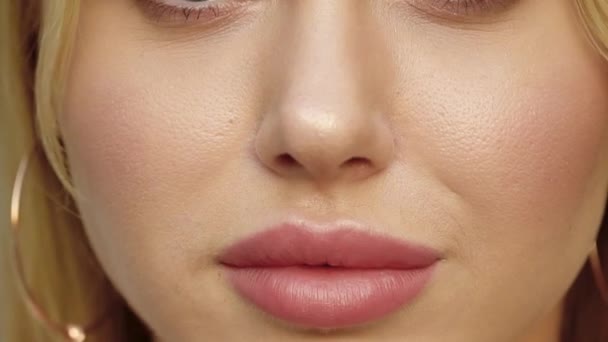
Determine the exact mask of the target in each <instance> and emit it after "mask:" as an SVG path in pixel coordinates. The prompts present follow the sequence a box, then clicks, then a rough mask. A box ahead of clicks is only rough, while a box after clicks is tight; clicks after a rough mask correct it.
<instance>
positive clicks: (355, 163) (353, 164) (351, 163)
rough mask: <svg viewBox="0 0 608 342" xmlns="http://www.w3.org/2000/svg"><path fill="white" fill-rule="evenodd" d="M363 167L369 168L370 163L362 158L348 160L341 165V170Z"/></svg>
mask: <svg viewBox="0 0 608 342" xmlns="http://www.w3.org/2000/svg"><path fill="white" fill-rule="evenodd" d="M365 166H371V161H370V160H369V159H367V158H363V157H353V158H350V159H349V160H347V161H345V162H344V163H343V164H342V165H341V167H342V168H357V167H365Z"/></svg>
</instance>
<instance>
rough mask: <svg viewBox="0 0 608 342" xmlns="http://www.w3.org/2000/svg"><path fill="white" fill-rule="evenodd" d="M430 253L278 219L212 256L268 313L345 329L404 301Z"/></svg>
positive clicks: (354, 229)
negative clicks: (278, 223) (272, 224)
mask: <svg viewBox="0 0 608 342" xmlns="http://www.w3.org/2000/svg"><path fill="white" fill-rule="evenodd" d="M439 260H440V255H439V253H438V252H437V251H435V250H433V249H431V248H428V247H425V246H421V245H417V244H413V243H410V242H407V241H404V240H398V239H395V238H392V237H387V236H379V235H376V234H371V233H369V232H368V231H366V230H363V229H361V228H360V227H359V226H357V225H348V224H340V225H334V226H331V227H323V228H321V229H319V227H318V226H314V225H307V224H301V223H298V224H294V223H285V224H282V225H279V226H276V227H272V228H270V229H267V230H264V231H262V232H260V233H257V234H255V235H253V236H251V237H248V238H246V239H244V240H241V241H238V242H237V243H235V244H233V245H231V246H229V247H228V248H227V249H225V250H224V251H223V252H222V253H221V254H220V256H219V258H218V262H219V263H220V264H222V265H223V267H224V271H225V272H226V275H227V279H228V281H229V282H230V284H231V285H232V288H233V289H234V290H235V291H236V293H237V294H238V295H240V296H241V297H242V298H244V299H245V300H246V301H248V302H250V303H252V304H254V305H255V306H257V307H258V308H259V309H261V310H262V311H264V312H266V313H268V314H270V315H271V316H273V317H275V318H278V319H280V320H283V321H285V322H289V323H291V324H295V325H298V326H302V327H307V328H319V329H334V328H347V327H352V326H356V325H361V324H365V323H370V322H372V321H375V320H378V319H381V318H382V317H384V316H388V315H389V314H391V313H393V312H396V311H398V310H400V309H401V308H403V307H405V306H407V305H408V304H409V303H411V302H412V301H413V300H414V299H415V298H416V297H417V296H418V295H419V294H420V293H421V292H422V290H423V289H424V288H425V286H426V285H427V284H428V282H429V281H430V279H431V276H432V274H433V270H434V269H435V267H434V266H435V265H436V263H437V262H438V261H439Z"/></svg>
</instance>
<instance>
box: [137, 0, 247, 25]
mask: <svg viewBox="0 0 608 342" xmlns="http://www.w3.org/2000/svg"><path fill="white" fill-rule="evenodd" d="M136 1H137V2H138V4H139V5H140V7H141V8H142V9H143V10H144V12H145V13H146V14H147V15H148V16H150V17H151V18H152V19H154V20H156V21H169V22H171V21H174V22H175V21H184V22H188V21H196V20H204V21H211V20H213V19H217V18H220V17H223V16H226V15H230V14H232V13H234V11H236V10H238V9H241V8H242V7H243V5H245V3H246V2H250V1H253V0H136Z"/></svg>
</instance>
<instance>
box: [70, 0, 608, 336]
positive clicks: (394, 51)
mask: <svg viewBox="0 0 608 342" xmlns="http://www.w3.org/2000/svg"><path fill="white" fill-rule="evenodd" d="M157 1H158V2H157V3H155V2H154V1H152V0H150V1H148V0H137V1H136V0H105V1H93V0H87V1H83V2H82V4H81V7H82V8H81V18H80V24H79V25H80V26H79V28H78V36H77V42H76V45H75V50H74V56H73V60H72V64H71V69H70V77H69V83H68V91H67V94H66V96H67V98H66V103H65V110H64V111H63V113H62V115H61V117H60V118H59V123H60V127H61V130H62V133H63V136H64V140H65V143H66V147H67V153H68V157H69V163H70V169H71V173H72V177H73V180H74V183H75V185H76V188H77V189H78V192H79V196H80V197H78V198H77V202H78V205H79V207H80V209H81V213H82V218H83V221H84V223H85V226H86V231H87V234H88V237H89V238H90V242H91V244H92V247H93V249H94V251H95V252H96V254H97V256H98V258H99V260H100V261H101V263H102V265H103V267H104V269H105V271H106V272H107V274H108V276H109V277H110V279H111V280H112V282H113V283H114V285H115V286H116V287H117V289H118V290H119V291H120V293H121V294H122V295H123V296H124V297H125V298H126V300H127V301H128V302H129V304H130V305H131V306H132V308H133V309H134V310H135V312H136V313H137V314H138V315H139V316H140V317H141V318H142V319H143V320H144V321H145V322H146V323H147V324H148V325H149V327H150V328H151V329H152V330H153V332H154V333H155V335H156V337H157V339H158V340H159V341H201V340H205V341H251V340H252V338H253V339H254V340H255V338H258V339H259V340H263V341H312V340H316V339H319V340H324V341H346V340H348V341H412V342H414V341H416V342H436V341H449V342H455V341H462V342H465V341H466V342H471V341H474V342H476V341H479V342H486V341H505V342H507V341H509V342H510V341H522V340H523V339H525V338H526V336H529V335H530V334H534V333H536V332H534V331H536V330H538V327H539V326H540V325H541V323H540V322H544V321H547V317H549V315H550V313H551V312H555V311H556V310H557V309H556V308H558V307H559V303H560V300H561V299H562V296H563V295H564V293H565V292H566V291H567V289H568V287H569V286H570V285H571V283H572V282H573V280H574V279H575V277H576V275H577V273H578V271H579V270H580V268H581V266H582V265H583V263H584V261H585V259H586V258H587V255H588V253H589V251H590V250H591V248H592V247H593V244H594V239H595V235H596V233H597V230H598V225H599V222H600V220H601V216H602V214H603V208H604V200H605V197H606V187H607V184H606V182H607V180H608V153H607V152H608V151H606V149H607V147H608V146H607V143H608V141H607V136H606V133H607V132H608V97H607V96H606V94H607V93H608V74H607V73H606V68H605V66H604V62H603V61H602V60H601V59H600V58H599V57H598V56H597V55H596V54H595V52H594V50H593V49H592V47H591V45H590V44H588V42H587V41H586V38H585V34H584V30H583V29H582V26H581V24H580V23H579V21H578V17H577V14H576V9H575V4H574V1H572V0H540V1H534V0H458V1H457V0H450V1H444V0H357V1H355V0H285V1H283V0H275V1H273V0H217V1H187V0H157ZM171 6H176V8H174V7H171ZM290 222H291V223H294V222H296V223H299V224H302V225H303V226H304V228H302V227H300V228H302V229H304V230H298V231H295V232H296V233H298V232H299V233H298V234H299V235H298V234H296V233H294V230H293V229H292V230H291V231H290V230H289V229H283V230H280V231H276V230H275V231H274V233H273V235H270V236H266V238H269V239H270V240H265V242H262V243H260V244H256V243H254V242H255V241H254V242H252V241H251V240H250V242H251V243H252V244H253V245H252V246H249V247H248V248H249V249H248V251H246V252H244V253H245V254H246V256H244V257H243V256H241V259H240V261H241V262H242V263H245V264H246V263H247V260H249V261H251V260H252V259H253V260H254V261H253V262H252V264H251V265H249V266H250V267H249V268H250V270H251V271H252V272H254V273H252V274H253V275H251V277H250V278H247V277H246V276H245V277H243V275H242V274H241V275H240V276H239V275H237V276H235V273H238V272H244V271H243V269H235V268H234V267H233V266H234V265H232V266H230V265H226V264H222V263H221V262H219V261H218V260H220V259H221V255H223V254H222V253H223V252H224V251H225V250H226V248H228V247H230V246H232V245H234V244H235V243H238V242H239V241H241V240H243V239H246V238H249V237H251V236H253V235H254V234H256V233H261V232H267V229H269V227H274V226H276V225H279V226H280V225H281V224H285V223H290ZM344 222H347V223H346V224H345V223H344ZM350 225H352V227H351V226H350ZM309 226H310V227H313V228H310V227H309ZM344 226H348V229H354V230H344V229H342V228H343V227H344ZM314 227H317V228H318V227H323V228H322V229H316V228H314ZM340 227H342V228H340ZM361 227H364V228H361ZM339 228H340V229H342V230H340V231H338V233H335V231H336V229H339ZM307 229H308V230H307ZM315 229H316V230H315ZM359 229H365V230H366V232H367V233H371V234H372V235H373V236H389V237H391V238H393V239H398V240H400V241H402V240H407V241H409V243H410V244H414V245H416V246H418V245H422V246H425V247H426V248H427V249H432V250H433V251H434V252H433V255H435V257H436V259H437V260H435V261H434V262H432V263H430V264H425V266H424V267H423V268H422V271H420V272H422V273H416V271H413V270H411V269H409V270H408V269H405V270H399V271H396V272H405V273H404V274H406V276H405V277H404V278H399V279H402V280H403V279H405V280H404V282H405V283H406V284H405V285H403V284H401V285H403V286H402V287H399V286H401V285H399V286H397V287H396V288H391V289H389V290H387V291H388V292H387V293H384V295H385V296H384V297H383V298H384V300H385V303H384V304H385V305H384V306H382V303H380V304H379V303H377V302H373V301H374V300H377V299H378V298H376V297H378V293H377V292H378V291H380V292H382V289H379V288H378V286H376V287H373V286H371V285H369V284H371V283H373V282H374V275H378V274H381V273H382V272H387V273H385V274H389V273H390V272H391V270H388V268H390V267H388V266H386V265H384V264H383V265H384V266H382V265H380V266H382V267H379V269H374V270H370V272H371V273H369V274H371V275H372V277H371V283H370V278H369V277H368V278H366V277H367V276H365V275H361V276H360V277H359V275H360V273H361V272H365V271H362V270H361V268H366V267H365V265H362V264H361V263H359V264H357V262H353V265H346V266H349V267H350V268H349V267H334V268H331V269H330V268H328V267H319V266H320V265H313V264H311V265H308V266H303V265H299V266H294V265H291V264H290V265H282V266H291V268H292V271H293V272H294V273H293V274H287V275H286V274H282V275H277V274H276V273H277V272H279V271H278V270H277V269H278V268H280V267H278V266H279V265H276V264H273V262H274V263H280V262H278V261H277V260H274V261H273V262H268V263H266V264H264V263H263V262H260V259H264V258H270V259H273V258H275V259H277V258H278V259H281V258H283V259H281V260H284V259H285V258H286V259H289V260H290V261H291V262H292V263H293V264H297V263H298V261H300V262H301V263H302V264H304V263H306V262H307V260H308V261H310V259H315V260H317V259H318V260H321V259H324V258H325V259H328V258H334V259H339V260H342V261H344V260H353V259H357V257H358V256H359V255H362V256H363V258H364V259H365V258H368V259H369V258H371V259H374V256H372V257H369V254H370V253H371V254H373V252H370V251H369V250H367V249H366V248H367V247H366V244H365V243H361V241H360V240H357V241H354V240H353V243H352V244H351V245H349V244H348V243H345V242H344V241H350V240H348V237H349V236H357V233H356V232H357V231H358V230H359ZM303 232H313V235H314V234H317V235H314V236H313V237H312V238H310V237H309V238H307V239H300V238H301V237H302V236H303V235H306V233H303ZM351 233H352V235H349V234H351ZM367 233H365V234H367ZM290 234H292V235H290ZM293 234H295V235H293ZM323 234H325V235H323ZM328 234H329V235H328ZM332 234H333V235H332ZM362 234H363V233H362ZM336 236H339V237H341V238H342V240H340V239H339V238H336ZM290 238H294V239H295V242H294V241H291V242H289V243H285V241H283V240H285V239H287V240H289V239H290ZM359 238H361V236H359ZM362 238H363V240H364V241H365V240H366V239H368V237H367V235H364V236H363V237H362ZM262 239H263V237H262ZM273 239H275V240H273ZM315 239H316V240H315ZM324 239H326V240H327V239H329V240H327V241H331V243H330V244H329V245H327V244H325V245H324V244H323V243H319V241H324ZM332 239H337V240H332ZM344 239H346V240H344ZM338 240H340V241H342V242H340V241H338ZM355 240H356V239H355ZM315 241H316V242H315ZM370 241H371V239H370ZM275 243H276V244H275ZM315 243H317V244H316V245H315ZM334 243H335V244H334ZM370 244H371V242H370ZM309 245H310V246H313V247H311V248H308V247H307V246H309ZM319 246H320V247H319ZM332 246H337V247H336V248H335V249H333V250H332V248H330V247H332ZM349 246H351V247H352V246H355V247H356V248H350V247H349ZM374 246H375V247H374V248H377V249H378V248H379V249H380V250H382V248H383V246H384V245H383V244H382V243H379V244H378V245H374ZM274 247H276V248H277V249H279V250H278V251H277V250H274V251H273V248H274ZM235 248H236V249H237V250H238V248H239V247H235ZM289 248H291V250H290V249H289ZM307 248H308V249H307ZM245 249H247V247H243V250H245ZM414 249H415V248H414ZM411 250H412V248H411V245H410V252H411ZM376 251H377V250H376ZM292 252H293V253H292ZM247 253H249V254H247ZM256 253H257V255H258V258H257V259H256V257H255V255H256ZM273 253H274V254H273ZM290 253H292V254H294V255H295V256H294V255H291V256H289V255H290ZM307 253H313V254H314V255H312V256H311V255H309V254H307ZM315 253H316V254H315ZM387 253H388V252H387ZM395 253H396V255H397V256H396V257H397V258H398V257H399V255H406V254H407V253H409V252H403V253H404V254H399V252H395ZM395 253H394V254H395ZM233 254H234V253H233ZM236 254H238V252H237V253H236ZM414 254H415V253H414ZM260 255H262V256H260ZM286 255H287V256H286ZM328 255H329V256H328ZM407 255H409V254H407ZM218 257H219V258H220V259H218ZM409 257H411V258H415V256H411V255H410V256H409ZM248 258H249V259H248ZM375 258H380V259H382V258H383V256H382V253H380V254H379V255H376V256H375ZM237 259H238V257H237ZM222 260H223V261H225V259H222ZM256 260H257V261H256ZM326 261H327V260H326ZM385 261H386V260H385ZM256 262H257V263H256ZM373 262H374V260H367V263H373ZM345 263H348V262H345ZM363 263H365V262H363ZM338 264H339V262H338ZM240 266H242V265H240ZM334 266H335V265H334ZM338 266H340V265H338ZM342 266H345V265H342ZM254 267H255V268H256V269H257V271H256V270H255V269H253V268H254ZM272 267H275V268H274V269H272V270H266V271H262V273H255V272H258V271H259V269H261V268H266V269H270V268H272ZM282 268H286V267H282ZM322 268H323V269H322ZM263 272H266V273H263ZM273 272H275V273H273ZM307 272H308V273H307ZM315 272H316V273H315ZM323 272H325V273H323ZM332 272H333V273H332ZM340 272H342V273H340ZM349 272H350V273H349ZM357 272H359V273H357ZM374 272H375V273H374ZM353 274H354V276H353ZM357 274H359V275H357ZM369 274H368V275H369ZM420 274H423V275H424V276H420ZM256 277H257V278H256ZM264 277H267V278H264ZM387 277H388V278H386V279H385V280H387V279H388V280H387V281H389V282H390V281H393V280H395V279H396V278H391V277H390V276H387ZM408 277H410V278H411V279H410V278H408ZM260 278H264V279H265V280H264V279H261V280H260ZM239 279H240V280H239ZM378 279H379V278H378ZM408 279H410V280H408ZM264 281H266V284H258V283H256V282H262V283H263V282H264ZM378 281H380V280H378ZM382 281H383V280H382ZM408 281H410V283H408ZM412 282H413V283H416V284H419V285H420V284H421V285H420V286H418V287H416V286H417V285H416V286H414V285H411V283H412ZM273 284H274V285H276V286H275V287H281V286H282V288H278V289H277V288H274V289H273ZM408 284H410V285H408ZM350 285H352V288H349V286H350ZM368 285H369V286H368ZM385 285H386V284H385ZM341 286H343V288H341ZM382 286H383V285H382V284H380V287H382ZM389 287H390V286H389ZM414 287H416V288H417V290H412V288H414ZM367 290H369V293H367V292H366V293H361V291H367ZM273 291H274V292H273ZM290 291H291V292H290ZM332 291H333V292H332ZM340 291H344V292H343V293H345V295H344V298H342V299H340V298H338V299H336V298H335V297H336V295H337V296H338V297H339V294H336V293H339V292H340ZM374 291H375V292H374ZM400 291H401V292H400ZM403 291H405V292H407V293H409V294H407V295H406V296H405V297H408V296H409V297H411V298H409V297H408V299H407V300H406V299H404V297H403V296H402V295H403ZM408 291H409V292H408ZM290 293H291V295H292V296H294V298H295V299H294V300H295V302H297V300H298V298H299V300H301V301H302V302H301V303H304V304H306V305H304V306H303V308H302V309H301V311H302V312H300V313H298V312H297V310H298V308H297V307H296V308H294V307H293V304H294V303H289V298H287V300H286V297H289V295H290ZM264 296H266V299H265V300H266V301H265V303H266V306H264V305H265V304H264V303H261V302H263V301H264V300H263V298H262V297H264ZM268 296H270V297H271V298H270V299H268ZM272 296H276V298H274V299H273V298H272ZM298 296H299V297H298ZM332 296H333V297H332ZM352 296H355V297H356V296H358V297H357V298H350V297H352ZM365 296H368V297H369V298H367V297H365ZM374 296H375V297H374ZM380 296H382V293H381V294H380ZM387 296H388V297H387ZM315 298H316V299H319V298H320V299H319V300H318V301H316V302H314V303H312V304H311V303H310V300H313V301H314V300H315ZM366 298H367V299H366ZM370 298H371V299H370ZM374 298H375V299H374ZM387 298H388V301H389V302H390V298H394V299H395V302H396V303H397V304H395V305H393V306H392V307H391V305H388V306H387V304H386V301H387ZM323 299H325V300H326V302H324V301H323ZM368 299H369V300H371V301H372V303H369V302H366V300H368ZM381 299H382V298H381ZM273 300H274V301H273ZM340 300H343V301H342V302H341V301H340ZM341 303H342V304H343V306H344V307H341V306H340V305H342V304H341ZM389 304H390V303H389ZM290 305H291V307H290ZM357 305H359V306H360V307H357ZM374 305H375V306H374ZM351 306H355V307H354V308H353V307H351ZM374 308H375V309H374ZM281 310H282V311H281ZM306 310H308V311H307V312H303V311H306ZM341 310H342V311H341ZM344 310H346V311H344ZM349 310H351V311H349ZM353 310H354V311H353ZM357 310H359V311H357ZM374 310H377V311H378V312H376V314H377V315H376V316H374V317H373V318H372V317H371V316H369V315H368V314H369V311H374ZM345 312H347V313H350V314H352V315H351V316H353V315H354V316H357V315H359V316H357V317H358V318H357V317H351V316H348V315H346V316H341V314H342V313H345ZM366 315H368V316H369V317H368V316H366ZM347 316H348V317H347Z"/></svg>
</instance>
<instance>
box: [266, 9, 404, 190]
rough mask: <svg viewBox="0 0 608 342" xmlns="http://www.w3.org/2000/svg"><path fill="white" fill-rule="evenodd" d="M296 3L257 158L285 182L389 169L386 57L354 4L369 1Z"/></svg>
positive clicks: (363, 174) (342, 177) (390, 142)
mask: <svg viewBox="0 0 608 342" xmlns="http://www.w3.org/2000/svg"><path fill="white" fill-rule="evenodd" d="M292 3H299V4H300V5H299V6H300V7H298V8H294V9H293V15H294V18H293V20H290V21H289V26H287V27H285V28H284V31H283V32H284V33H283V34H282V38H281V39H282V43H284V44H285V45H284V46H287V47H286V48H285V49H284V50H283V51H286V52H284V53H282V54H280V56H277V57H275V58H280V59H281V61H280V62H279V61H278V62H277V63H275V65H276V68H280V70H278V72H277V70H274V71H275V72H274V74H275V75H280V76H279V77H277V80H276V82H277V84H275V85H274V87H273V89H275V91H274V94H272V96H271V97H272V98H273V99H274V101H273V103H272V104H271V105H269V106H268V107H267V108H268V110H267V112H265V114H264V115H263V117H262V118H261V123H260V125H259V129H258V131H257V134H256V137H255V150H256V154H257V156H258V159H259V160H260V161H261V162H262V163H263V164H264V165H265V166H266V167H267V168H268V169H270V170H272V171H273V172H274V173H276V174H278V175H280V176H281V177H289V178H305V179H309V180H312V181H315V182H329V181H337V180H361V179H364V178H367V177H370V176H371V175H373V174H376V173H378V172H379V171H381V170H383V169H385V168H386V167H387V166H388V165H389V164H390V162H391V160H392V158H393V154H394V138H393V133H392V131H391V128H390V125H389V123H388V120H387V117H386V115H385V114H386V113H385V111H386V108H384V106H385V105H386V102H387V101H383V100H382V97H383V96H384V95H385V94H386V93H387V92H388V89H386V88H387V87H388V86H389V83H390V82H387V76H388V75H389V74H390V70H388V68H387V67H386V66H387V65H390V63H389V62H387V61H383V59H384V58H388V57H387V56H388V54H385V53H381V52H380V51H382V50H383V47H382V46H379V45H381V43H379V41H381V39H378V37H377V36H375V35H376V33H374V32H375V31H374V30H373V22H369V21H370V19H369V18H368V19H366V18H367V17H364V16H362V15H361V13H369V12H365V11H361V8H360V5H357V4H356V3H367V2H357V1H335V2H334V1H324V0H311V1H293V2H292ZM294 6H295V5H294ZM343 7H349V8H343ZM358 14H359V15H358ZM368 16H369V15H368ZM365 20H368V23H367V24H364V22H365ZM282 29H283V28H282Z"/></svg>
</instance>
